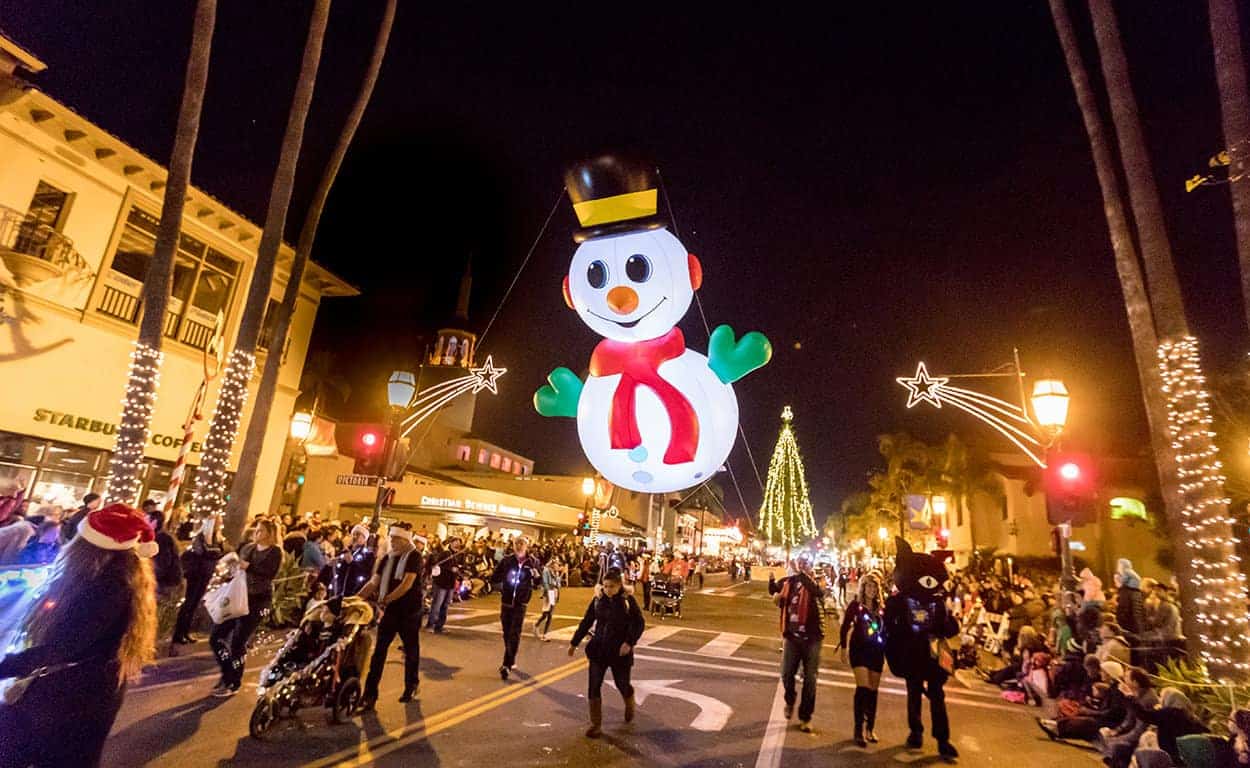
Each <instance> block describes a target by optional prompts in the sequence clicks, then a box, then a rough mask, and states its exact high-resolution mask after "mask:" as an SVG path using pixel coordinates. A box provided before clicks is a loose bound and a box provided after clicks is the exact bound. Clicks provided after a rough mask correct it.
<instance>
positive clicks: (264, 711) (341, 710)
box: [248, 597, 374, 739]
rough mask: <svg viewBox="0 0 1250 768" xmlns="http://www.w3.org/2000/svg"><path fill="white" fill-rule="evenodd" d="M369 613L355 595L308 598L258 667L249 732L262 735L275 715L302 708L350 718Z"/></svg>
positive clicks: (365, 654) (368, 641)
mask: <svg viewBox="0 0 1250 768" xmlns="http://www.w3.org/2000/svg"><path fill="white" fill-rule="evenodd" d="M373 617H374V611H373V607H372V606H370V605H369V603H367V602H365V601H364V600H362V599H360V598H358V597H336V598H334V599H332V600H322V601H314V602H313V603H311V604H310V605H309V606H308V610H307V611H305V613H304V618H303V620H302V621H301V622H300V625H299V628H298V629H295V630H292V631H291V634H290V635H288V636H287V640H286V643H285V644H284V645H283V646H282V648H281V649H280V650H279V651H278V653H277V655H276V656H274V658H273V660H272V661H270V662H269V664H268V665H267V666H266V667H265V668H264V669H263V670H261V673H260V685H259V687H258V688H257V690H256V696H257V701H256V708H255V709H253V710H252V719H251V721H250V722H249V724H248V730H249V731H250V732H251V734H252V737H253V738H256V739H263V738H265V737H266V735H267V734H268V733H269V731H270V729H272V728H273V726H274V724H275V723H277V721H278V720H281V719H286V718H293V717H295V716H296V713H297V712H298V711H299V710H300V708H302V707H311V706H324V707H325V708H326V709H328V710H329V719H330V722H332V723H342V722H344V721H346V720H347V719H348V718H349V717H351V716H352V715H353V714H354V713H355V711H356V708H357V707H358V706H359V704H360V698H361V685H360V677H361V672H362V671H363V670H364V669H365V665H366V663H367V662H368V659H369V653H370V651H371V650H372V646H373V633H372V632H371V631H370V630H369V625H370V624H371V623H372V622H373Z"/></svg>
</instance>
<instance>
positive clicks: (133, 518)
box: [78, 504, 158, 557]
mask: <svg viewBox="0 0 1250 768" xmlns="http://www.w3.org/2000/svg"><path fill="white" fill-rule="evenodd" d="M78 535H79V536H81V537H83V538H84V539H86V540H87V541H88V542H89V543H91V544H94V545H95V546H97V547H99V548H100V549H108V550H113V551H118V552H120V551H122V550H126V549H133V550H135V554H137V555H139V557H155V556H156V552H157V549H158V547H157V545H156V534H155V533H154V532H153V531H152V526H151V525H149V524H148V521H147V519H146V518H144V516H143V515H141V514H139V512H138V510H135V509H132V508H130V507H128V506H126V505H125V504H110V505H108V506H107V507H102V508H100V509H97V510H96V511H94V512H92V513H90V514H89V515H87V516H86V517H84V518H83V519H82V522H80V523H79V524H78Z"/></svg>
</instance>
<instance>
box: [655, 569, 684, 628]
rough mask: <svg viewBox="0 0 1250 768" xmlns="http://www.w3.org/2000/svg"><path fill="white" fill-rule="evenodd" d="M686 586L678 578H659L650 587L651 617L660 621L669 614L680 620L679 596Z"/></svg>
mask: <svg viewBox="0 0 1250 768" xmlns="http://www.w3.org/2000/svg"><path fill="white" fill-rule="evenodd" d="M685 590H686V585H685V584H684V583H683V582H682V580H681V579H679V578H667V577H664V576H660V577H658V578H656V579H655V583H654V584H652V586H651V615H652V616H656V615H658V616H659V617H660V618H661V619H663V618H664V617H665V616H667V615H669V614H670V613H671V614H672V615H673V616H675V617H677V618H679V619H680V618H681V596H682V594H683V593H684V592H685Z"/></svg>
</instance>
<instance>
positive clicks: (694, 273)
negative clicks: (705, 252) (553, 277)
mask: <svg viewBox="0 0 1250 768" xmlns="http://www.w3.org/2000/svg"><path fill="white" fill-rule="evenodd" d="M686 261H687V263H688V264H689V266H690V287H691V288H692V289H694V290H696V291H697V290H699V286H701V285H703V265H702V264H700V263H699V257H697V256H695V255H694V254H693V253H690V254H687V255H686ZM565 285H566V286H567V285H568V278H565ZM565 290H566V293H565V296H567V295H568V293H567V288H566V289H565Z"/></svg>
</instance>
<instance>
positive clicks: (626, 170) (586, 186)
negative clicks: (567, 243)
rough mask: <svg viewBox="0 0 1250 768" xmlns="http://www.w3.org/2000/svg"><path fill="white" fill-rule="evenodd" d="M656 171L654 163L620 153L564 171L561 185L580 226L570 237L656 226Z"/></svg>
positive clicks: (585, 237)
mask: <svg viewBox="0 0 1250 768" xmlns="http://www.w3.org/2000/svg"><path fill="white" fill-rule="evenodd" d="M658 187H659V184H658V174H657V173H656V170H655V166H654V165H652V164H650V163H645V162H642V161H640V160H637V159H634V158H628V157H624V156H621V155H600V156H599V157H595V158H592V159H590V160H585V161H582V162H580V163H577V164H576V165H574V166H572V167H570V168H569V169H568V170H567V171H565V172H564V188H565V190H566V191H567V192H568V194H569V199H570V200H572V201H573V211H574V212H575V213H576V214H577V221H578V223H580V224H581V225H582V228H581V229H579V230H578V231H577V232H575V233H574V234H573V240H575V241H576V242H579V243H580V242H583V241H585V240H589V239H591V238H595V237H607V236H608V235H619V234H623V233H625V232H633V231H638V230H647V229H659V228H660V227H662V226H664V223H665V222H664V220H663V219H662V218H661V217H659V216H657V215H656V210H657V205H658V202H659V196H658Z"/></svg>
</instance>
